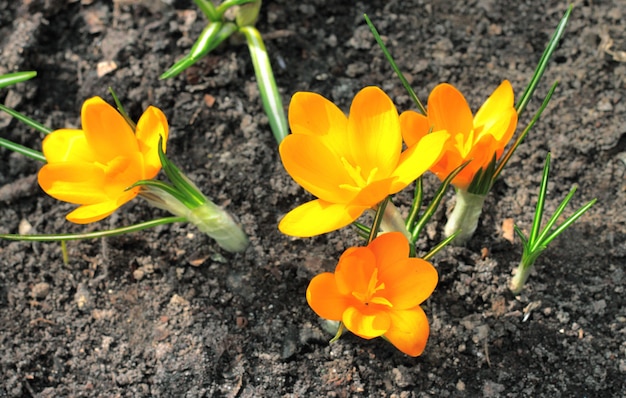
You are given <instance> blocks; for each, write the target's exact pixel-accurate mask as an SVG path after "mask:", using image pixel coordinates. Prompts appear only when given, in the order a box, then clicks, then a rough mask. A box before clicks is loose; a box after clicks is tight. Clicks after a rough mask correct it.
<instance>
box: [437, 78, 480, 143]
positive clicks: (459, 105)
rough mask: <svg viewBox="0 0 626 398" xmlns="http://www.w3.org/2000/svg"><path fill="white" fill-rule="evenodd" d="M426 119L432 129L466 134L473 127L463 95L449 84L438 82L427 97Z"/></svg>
mask: <svg viewBox="0 0 626 398" xmlns="http://www.w3.org/2000/svg"><path fill="white" fill-rule="evenodd" d="M428 120H429V121H430V124H431V125H432V126H434V127H433V128H434V130H447V131H448V132H449V133H450V134H453V135H454V134H457V133H463V134H468V133H469V132H470V131H471V130H472V129H473V127H474V121H473V117H472V110H471V109H470V107H469V105H468V103H467V101H466V100H465V97H463V94H461V93H460V92H459V90H457V89H456V88H454V87H453V86H451V85H450V84H447V83H443V84H439V85H438V86H437V87H435V88H434V89H433V91H432V92H431V93H430V96H429V97H428Z"/></svg>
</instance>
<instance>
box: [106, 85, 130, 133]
mask: <svg viewBox="0 0 626 398" xmlns="http://www.w3.org/2000/svg"><path fill="white" fill-rule="evenodd" d="M109 93H111V96H112V97H113V101H114V102H115V106H116V107H117V111H118V112H119V113H120V115H122V117H123V118H124V120H126V123H128V125H129V126H130V128H131V129H133V131H135V130H137V124H135V122H134V121H133V119H131V118H130V116H128V113H126V109H124V105H122V103H121V102H120V100H119V98H117V94H115V91H113V87H109Z"/></svg>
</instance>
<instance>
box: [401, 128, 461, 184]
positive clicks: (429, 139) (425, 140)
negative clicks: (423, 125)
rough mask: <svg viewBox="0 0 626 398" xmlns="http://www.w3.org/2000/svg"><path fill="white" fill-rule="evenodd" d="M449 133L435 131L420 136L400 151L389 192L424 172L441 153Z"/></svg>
mask: <svg viewBox="0 0 626 398" xmlns="http://www.w3.org/2000/svg"><path fill="white" fill-rule="evenodd" d="M448 138H449V134H448V133H447V132H445V131H436V132H434V133H430V134H427V135H426V136H424V137H422V139H421V140H419V141H418V142H417V144H415V145H413V146H411V147H409V148H408V149H407V150H406V151H404V152H402V155H401V156H400V161H399V163H398V167H397V168H396V170H395V171H394V172H393V174H392V175H393V176H394V177H396V180H395V181H394V183H393V185H392V186H391V192H390V193H396V192H399V191H401V190H402V189H404V188H405V187H406V186H407V185H409V184H410V183H412V182H413V181H415V180H416V179H417V178H418V177H419V176H421V175H422V174H424V172H426V170H428V169H429V168H430V167H431V166H432V165H433V164H435V162H436V161H437V160H438V159H439V158H440V157H441V155H442V154H443V149H444V146H445V145H446V144H447V142H448Z"/></svg>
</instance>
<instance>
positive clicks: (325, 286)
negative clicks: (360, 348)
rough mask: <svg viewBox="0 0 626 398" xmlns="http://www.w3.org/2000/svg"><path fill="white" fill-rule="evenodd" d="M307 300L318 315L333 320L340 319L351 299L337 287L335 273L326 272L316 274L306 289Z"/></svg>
mask: <svg viewBox="0 0 626 398" xmlns="http://www.w3.org/2000/svg"><path fill="white" fill-rule="evenodd" d="M306 301H307V302H308V303H309V306H311V308H312V309H313V311H315V313H316V314H317V315H319V316H320V317H322V318H324V319H329V320H331V321H340V320H341V318H342V316H343V311H344V310H345V309H346V308H347V307H348V302H349V300H348V299H347V298H346V297H345V296H344V295H342V294H341V293H340V292H339V290H338V289H337V284H336V283H335V275H333V274H332V273H330V272H324V273H322V274H319V275H316V276H315V277H314V278H313V279H312V280H311V282H310V283H309V287H308V288H307V289H306Z"/></svg>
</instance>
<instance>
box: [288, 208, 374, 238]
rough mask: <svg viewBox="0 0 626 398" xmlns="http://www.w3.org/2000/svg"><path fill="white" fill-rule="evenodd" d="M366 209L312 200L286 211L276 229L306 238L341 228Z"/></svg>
mask: <svg viewBox="0 0 626 398" xmlns="http://www.w3.org/2000/svg"><path fill="white" fill-rule="evenodd" d="M366 209H367V208H366V207H362V206H361V207H359V206H351V205H346V204H334V203H329V202H325V201H323V200H312V201H310V202H307V203H305V204H303V205H300V206H298V207H296V208H295V209H293V210H291V211H290V212H289V213H287V214H286V215H285V217H283V219H282V220H280V223H279V224H278V229H279V230H280V232H282V233H284V234H285V235H290V236H298V237H301V238H308V237H311V236H315V235H321V234H325V233H327V232H330V231H335V230H337V229H339V228H343V227H345V226H346V225H348V224H350V223H351V222H353V221H355V220H356V219H357V218H359V216H360V215H361V214H363V212H364V211H365V210H366Z"/></svg>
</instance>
